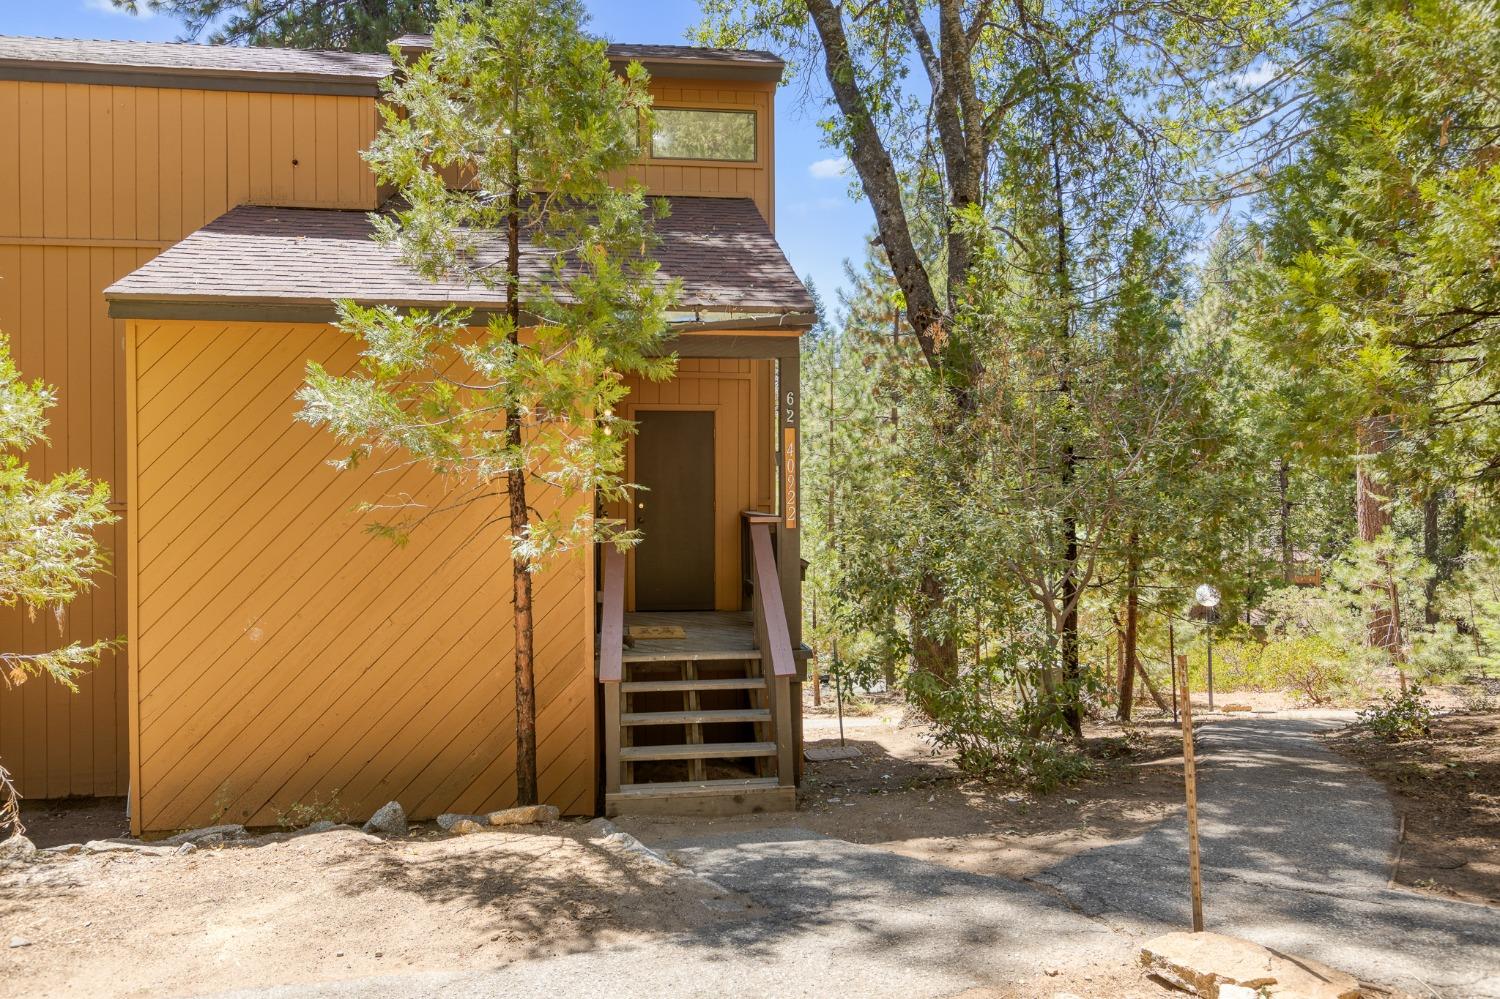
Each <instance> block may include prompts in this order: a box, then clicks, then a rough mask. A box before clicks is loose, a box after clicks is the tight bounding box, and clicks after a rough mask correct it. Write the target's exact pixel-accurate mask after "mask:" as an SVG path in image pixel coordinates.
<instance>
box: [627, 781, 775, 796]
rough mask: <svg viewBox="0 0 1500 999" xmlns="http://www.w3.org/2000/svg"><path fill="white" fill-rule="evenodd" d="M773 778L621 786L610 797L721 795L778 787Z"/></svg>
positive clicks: (664, 782) (665, 782)
mask: <svg viewBox="0 0 1500 999" xmlns="http://www.w3.org/2000/svg"><path fill="white" fill-rule="evenodd" d="M780 786H781V782H780V781H779V780H777V779H776V778H775V777H731V778H724V779H719V780H674V781H662V782H661V783H660V784H621V785H620V790H618V791H616V792H614V794H612V795H610V797H612V798H613V797H619V798H645V797H649V796H651V795H656V794H667V793H671V794H680V795H701V794H723V793H725V792H726V791H728V792H733V791H746V790H752V789H755V788H762V787H780Z"/></svg>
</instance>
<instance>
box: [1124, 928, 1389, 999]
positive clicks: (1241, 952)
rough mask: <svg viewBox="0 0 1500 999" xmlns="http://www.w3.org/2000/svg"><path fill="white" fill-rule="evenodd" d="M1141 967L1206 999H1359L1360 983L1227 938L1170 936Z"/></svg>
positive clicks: (1150, 949) (1152, 944)
mask: <svg viewBox="0 0 1500 999" xmlns="http://www.w3.org/2000/svg"><path fill="white" fill-rule="evenodd" d="M1141 964H1142V965H1143V966H1145V968H1146V969H1147V970H1148V971H1150V972H1151V973H1152V974H1154V975H1157V976H1159V977H1161V978H1164V979H1166V980H1167V981H1169V982H1171V983H1172V984H1173V985H1176V986H1177V987H1178V988H1181V989H1185V990H1186V991H1188V992H1192V993H1194V994H1196V995H1198V996H1200V997H1201V999H1237V997H1239V996H1243V995H1244V994H1245V993H1244V992H1243V991H1242V990H1244V989H1249V990H1251V991H1252V992H1258V993H1259V994H1260V995H1262V996H1266V997H1274V999H1359V997H1360V990H1359V981H1358V980H1357V979H1356V978H1354V977H1353V976H1352V975H1346V974H1345V973H1344V972H1342V971H1335V970H1334V969H1332V968H1330V967H1327V966H1326V965H1322V964H1319V963H1318V962H1316V961H1309V960H1307V959H1305V958H1297V957H1290V956H1288V955H1286V954H1282V953H1280V952H1278V951H1274V950H1271V949H1270V948H1269V947H1262V946H1260V945H1259V944H1254V943H1251V942H1250V941H1248V940H1240V939H1238V938H1237V937H1229V936H1225V935H1223V934H1222V933H1187V932H1177V933H1168V934H1166V935H1165V936H1160V937H1157V938H1156V939H1154V940H1151V941H1148V942H1147V943H1146V945H1145V946H1143V947H1142V948H1141Z"/></svg>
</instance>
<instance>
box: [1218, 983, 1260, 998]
mask: <svg viewBox="0 0 1500 999" xmlns="http://www.w3.org/2000/svg"><path fill="white" fill-rule="evenodd" d="M1219 999H1261V994H1260V992H1259V990H1257V989H1247V988H1245V986H1243V985H1220V986H1219Z"/></svg>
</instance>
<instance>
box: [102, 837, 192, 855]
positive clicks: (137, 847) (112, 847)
mask: <svg viewBox="0 0 1500 999" xmlns="http://www.w3.org/2000/svg"><path fill="white" fill-rule="evenodd" d="M181 845H182V844H180V843H179V844H177V845H176V846H171V845H168V844H167V843H166V842H165V841H164V842H162V843H139V842H135V841H133V840H118V839H91V840H89V841H88V842H87V843H85V844H83V847H82V852H83V853H140V854H145V855H146V856H148V857H165V856H168V855H169V854H173V853H176V852H177V846H181Z"/></svg>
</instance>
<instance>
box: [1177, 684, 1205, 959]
mask: <svg viewBox="0 0 1500 999" xmlns="http://www.w3.org/2000/svg"><path fill="white" fill-rule="evenodd" d="M1187 675H1188V674H1187V670H1183V671H1182V779H1183V784H1184V787H1185V789H1186V791H1187V825H1188V879H1189V881H1190V882H1191V886H1192V892H1193V932H1194V933H1202V932H1203V869H1202V866H1201V865H1200V862H1199V857H1198V769H1197V766H1196V765H1195V761H1194V759H1193V699H1192V696H1191V691H1190V689H1189V687H1188V682H1187Z"/></svg>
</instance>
